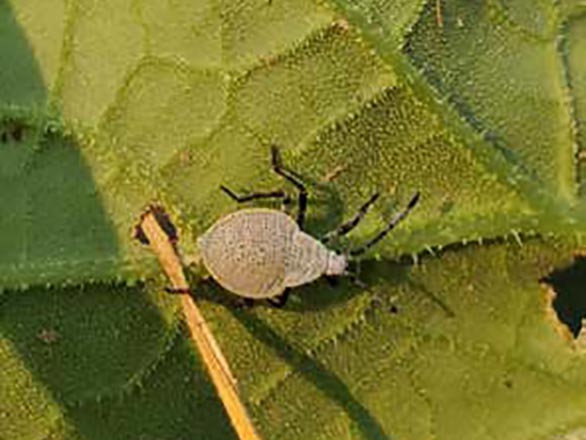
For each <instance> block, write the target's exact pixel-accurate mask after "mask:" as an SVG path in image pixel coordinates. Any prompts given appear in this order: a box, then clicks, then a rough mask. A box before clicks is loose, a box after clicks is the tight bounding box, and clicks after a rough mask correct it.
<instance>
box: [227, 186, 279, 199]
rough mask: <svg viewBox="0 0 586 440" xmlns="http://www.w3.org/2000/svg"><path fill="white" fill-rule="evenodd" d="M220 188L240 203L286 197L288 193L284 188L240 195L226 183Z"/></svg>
mask: <svg viewBox="0 0 586 440" xmlns="http://www.w3.org/2000/svg"><path fill="white" fill-rule="evenodd" d="M220 189H221V190H222V191H224V193H226V194H227V195H228V196H229V197H230V198H231V199H232V200H234V201H236V202H238V203H244V202H250V201H251V200H258V199H283V200H284V199H286V198H287V194H285V192H284V191H282V190H276V191H270V192H258V193H252V194H248V195H245V196H239V195H237V194H236V193H234V192H233V191H232V190H230V189H229V188H227V187H225V186H224V185H220Z"/></svg>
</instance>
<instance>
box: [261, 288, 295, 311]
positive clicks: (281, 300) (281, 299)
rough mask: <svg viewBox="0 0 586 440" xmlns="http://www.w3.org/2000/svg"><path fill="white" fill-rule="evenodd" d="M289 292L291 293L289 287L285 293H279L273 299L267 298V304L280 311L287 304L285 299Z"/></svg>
mask: <svg viewBox="0 0 586 440" xmlns="http://www.w3.org/2000/svg"><path fill="white" fill-rule="evenodd" d="M290 292H291V289H290V288H289V287H287V288H286V289H285V291H284V292H283V293H281V294H280V295H279V296H275V297H273V298H268V299H267V301H268V302H269V304H270V305H271V306H273V307H276V308H278V309H280V308H281V307H283V306H284V305H285V303H286V302H287V299H288V298H289V293H290Z"/></svg>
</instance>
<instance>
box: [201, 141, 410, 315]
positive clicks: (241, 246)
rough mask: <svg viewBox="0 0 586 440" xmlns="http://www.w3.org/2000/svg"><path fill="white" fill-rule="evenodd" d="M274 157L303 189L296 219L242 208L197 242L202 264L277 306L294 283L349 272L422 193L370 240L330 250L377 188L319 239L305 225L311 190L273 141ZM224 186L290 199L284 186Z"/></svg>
mask: <svg viewBox="0 0 586 440" xmlns="http://www.w3.org/2000/svg"><path fill="white" fill-rule="evenodd" d="M272 163H273V169H274V171H275V172H277V173H278V174H280V175H281V176H283V177H284V178H285V179H287V180H288V181H290V182H291V183H293V184H294V185H295V186H296V187H297V188H298V190H299V197H298V205H299V210H298V213H297V222H295V221H294V220H293V219H292V218H291V217H290V216H289V215H288V214H286V213H284V212H282V211H278V210H276V209H263V208H252V209H241V210H239V211H236V212H234V213H232V214H228V215H227V216H225V217H222V218H221V219H220V220H218V221H217V222H216V223H215V224H214V225H212V226H211V227H210V229H208V231H206V232H205V233H204V234H203V235H202V236H201V237H199V239H198V247H199V249H200V252H201V256H202V260H203V263H204V265H205V266H206V268H207V269H208V270H209V272H210V273H211V275H212V277H213V278H214V279H215V280H216V281H217V282H218V283H219V284H220V285H221V286H222V287H224V288H225V289H227V290H229V291H231V292H233V293H235V294H237V295H240V296H243V297H246V298H252V299H261V298H268V299H269V300H270V301H271V302H272V303H273V304H274V305H277V306H281V305H283V304H284V302H285V301H286V299H287V294H288V288H290V287H295V286H300V285H302V284H306V283H309V282H311V281H314V280H315V279H317V278H319V277H320V276H322V275H345V274H347V273H348V272H347V266H348V261H349V259H350V258H352V257H355V256H357V255H360V254H362V253H364V252H365V251H366V250H367V249H368V248H369V247H370V246H372V245H373V244H375V243H377V242H378V241H380V240H381V239H382V238H383V237H384V236H385V235H386V234H387V233H388V232H389V231H390V230H391V229H392V228H393V227H394V226H395V225H396V224H397V223H398V222H399V221H400V220H401V219H403V218H404V217H405V216H406V215H407V213H408V212H409V210H411V209H412V208H413V207H414V206H415V204H416V203H417V200H418V198H419V194H418V193H417V194H415V196H414V197H413V198H412V200H411V202H410V203H409V205H408V206H407V208H406V209H405V210H404V211H402V212H400V213H399V214H397V215H396V216H395V217H394V218H393V219H392V220H391V222H390V223H389V224H388V225H387V227H386V228H385V229H384V230H383V231H381V232H380V233H379V234H377V235H376V236H375V237H374V238H372V239H371V240H370V241H368V242H367V243H366V244H364V245H363V246H361V247H360V248H358V249H355V250H351V251H350V252H348V253H347V254H339V253H337V252H335V251H333V250H329V249H328V248H327V247H326V246H325V244H324V243H325V242H327V241H328V240H330V239H331V238H333V237H336V236H341V235H345V234H347V233H348V232H350V230H352V229H353V228H354V227H355V226H356V225H357V224H358V223H359V221H360V220H361V219H362V217H363V216H364V215H365V214H366V211H367V210H368V208H369V207H370V205H372V204H373V203H374V202H375V200H376V199H377V198H378V194H375V195H374V196H372V197H371V198H370V200H368V201H367V202H366V203H365V204H364V205H363V206H362V207H361V208H360V210H359V211H358V213H357V214H356V215H355V216H354V217H353V218H352V219H351V220H350V221H348V222H346V223H344V224H342V225H341V226H340V227H338V228H337V229H336V230H334V231H332V232H330V233H328V234H326V235H325V236H324V237H323V238H322V240H321V241H320V240H318V239H316V238H314V237H312V236H311V235H309V234H307V233H305V232H304V231H303V230H302V229H303V224H304V220H305V210H306V206H307V191H306V189H305V186H304V185H303V184H302V183H301V181H300V180H299V178H298V176H297V174H296V173H294V172H293V171H290V170H288V169H286V168H284V167H283V166H282V164H281V159H280V155H279V152H278V150H277V149H276V148H275V147H273V148H272ZM221 189H222V190H223V191H224V192H225V193H226V194H228V195H229V196H230V197H231V198H233V199H234V200H236V201H237V202H239V203H243V202H248V201H251V200H257V199H269V198H280V199H281V200H283V201H284V202H287V201H288V197H287V195H286V194H285V193H284V192H283V191H272V192H267V193H255V194H251V195H248V196H237V195H236V194H234V193H233V192H232V191H230V190H229V189H228V188H226V187H223V186H222V187H221Z"/></svg>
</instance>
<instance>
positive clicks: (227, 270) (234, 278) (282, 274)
mask: <svg viewBox="0 0 586 440" xmlns="http://www.w3.org/2000/svg"><path fill="white" fill-rule="evenodd" d="M197 243H198V247H199V250H200V252H201V256H202V259H203V263H204V265H205V266H206V268H207V270H208V271H209V272H210V273H211V275H212V276H213V277H214V279H215V280H216V281H217V282H218V283H219V284H220V285H221V286H222V287H224V288H225V289H226V290H229V291H231V292H233V293H236V294H237V295H240V296H244V297H248V298H255V299H259V298H271V297H275V296H278V295H280V294H281V293H282V292H283V291H284V290H285V288H287V287H294V286H299V285H301V284H305V283H309V282H311V281H313V280H315V279H317V278H319V277H320V276H321V275H322V274H323V273H324V271H325V270H326V267H327V265H328V254H329V251H328V250H327V249H326V247H325V246H324V245H323V244H322V243H320V242H319V241H317V240H316V239H315V238H313V237H311V236H310V235H308V234H306V233H304V232H303V231H301V230H300V229H299V226H298V225H297V223H295V221H294V220H293V219H292V218H291V217H289V216H288V215H287V214H285V213H284V212H281V211H277V210H273V209H262V208H252V209H242V210H240V211H236V212H233V213H231V214H228V215H227V216H225V217H222V218H221V219H220V220H218V221H217V222H216V223H215V224H214V225H212V226H211V227H210V229H208V231H207V232H206V233H205V234H204V235H202V236H201V237H199V239H198V241H197Z"/></svg>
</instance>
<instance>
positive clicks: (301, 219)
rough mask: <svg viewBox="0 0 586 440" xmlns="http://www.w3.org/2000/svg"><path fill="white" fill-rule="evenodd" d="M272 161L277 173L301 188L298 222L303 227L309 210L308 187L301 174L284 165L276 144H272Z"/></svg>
mask: <svg viewBox="0 0 586 440" xmlns="http://www.w3.org/2000/svg"><path fill="white" fill-rule="evenodd" d="M271 162H272V165H273V170H274V171H275V173H277V174H278V175H279V176H282V177H284V178H285V179H287V180H288V181H289V182H291V183H292V184H293V185H295V187H296V188H297V189H298V190H299V199H298V205H299V208H298V211H297V224H298V225H299V227H300V228H301V229H303V225H304V224H305V211H306V210H307V189H306V188H305V185H304V184H303V183H302V182H301V180H300V176H299V174H297V173H296V172H295V171H291V170H289V169H287V168H285V167H284V166H283V163H282V160H281V155H280V154H279V149H278V148H277V147H276V146H275V145H272V146H271Z"/></svg>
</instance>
